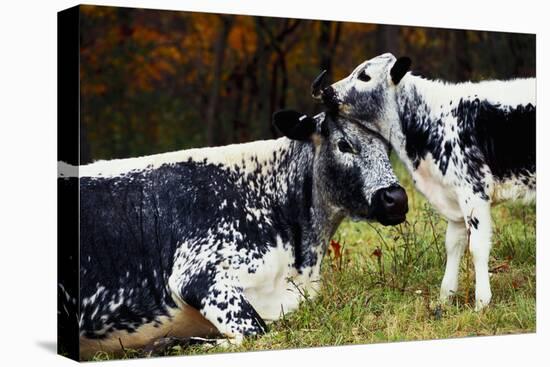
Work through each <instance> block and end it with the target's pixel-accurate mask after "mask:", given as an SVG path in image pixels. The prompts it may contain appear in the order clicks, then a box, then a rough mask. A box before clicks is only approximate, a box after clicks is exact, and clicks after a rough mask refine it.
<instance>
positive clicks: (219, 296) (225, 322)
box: [179, 275, 267, 344]
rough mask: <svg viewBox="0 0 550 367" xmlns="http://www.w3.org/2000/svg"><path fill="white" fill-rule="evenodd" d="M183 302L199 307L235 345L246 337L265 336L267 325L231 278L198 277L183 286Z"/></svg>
mask: <svg viewBox="0 0 550 367" xmlns="http://www.w3.org/2000/svg"><path fill="white" fill-rule="evenodd" d="M179 293H180V297H181V300H183V301H184V302H186V303H187V304H189V305H190V306H193V307H195V308H196V309H198V310H199V312H200V313H201V314H202V315H203V316H204V317H205V318H206V319H207V320H208V321H210V322H211V323H212V324H213V325H214V326H215V327H216V328H217V329H218V331H219V332H220V333H221V334H223V335H224V336H225V337H227V338H228V339H229V340H230V342H231V343H233V344H240V343H241V341H242V339H243V337H246V336H255V335H261V334H264V333H265V332H267V326H266V324H265V322H264V320H263V319H262V318H261V317H260V315H259V314H258V312H256V310H255V309H254V307H253V306H252V305H251V304H250V302H249V301H248V300H247V299H246V297H245V296H244V294H243V290H242V288H240V287H239V286H236V285H234V284H233V282H231V281H230V277H228V276H224V275H220V276H214V277H211V276H208V277H200V276H199V277H196V278H193V279H191V280H190V281H188V282H186V284H184V285H182V286H181V287H180V292H179Z"/></svg>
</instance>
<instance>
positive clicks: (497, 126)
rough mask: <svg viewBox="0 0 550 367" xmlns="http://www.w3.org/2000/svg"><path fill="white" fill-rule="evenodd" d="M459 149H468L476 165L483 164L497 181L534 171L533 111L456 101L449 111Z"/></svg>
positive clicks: (480, 102) (475, 100) (486, 102)
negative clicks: (476, 162)
mask: <svg viewBox="0 0 550 367" xmlns="http://www.w3.org/2000/svg"><path fill="white" fill-rule="evenodd" d="M452 112H453V116H455V117H456V118H457V121H458V127H459V136H460V143H461V147H462V148H463V149H464V148H468V147H472V149H473V150H474V152H472V153H471V154H470V155H474V156H476V158H477V159H475V160H477V161H479V162H478V163H480V164H483V163H485V164H487V165H488V166H489V168H490V170H491V173H492V174H493V175H494V176H495V177H496V178H498V179H501V180H502V179H505V178H509V177H511V176H512V175H520V176H521V175H526V174H529V173H533V172H535V170H536V159H535V158H536V139H535V130H536V124H535V122H536V121H535V119H536V108H535V107H534V106H533V105H531V104H527V105H525V106H524V105H518V106H515V107H512V108H510V107H507V106H501V105H497V104H491V103H489V102H488V101H480V100H479V99H477V98H476V99H474V100H471V101H470V100H460V102H459V104H458V106H457V107H456V108H455V109H453V111H452Z"/></svg>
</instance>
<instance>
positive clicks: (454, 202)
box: [412, 154, 464, 221]
mask: <svg viewBox="0 0 550 367" xmlns="http://www.w3.org/2000/svg"><path fill="white" fill-rule="evenodd" d="M412 177H413V179H414V182H415V185H416V188H417V189H418V191H420V192H421V193H422V194H423V195H424V196H425V197H426V199H427V200H428V201H429V202H430V204H432V205H433V206H434V207H435V208H436V209H437V210H438V211H439V212H440V213H441V214H443V215H444V216H445V217H446V218H447V219H449V220H452V221H458V220H462V219H464V216H463V215H462V210H461V209H460V205H459V203H458V197H457V195H456V193H455V191H454V188H453V187H452V186H450V185H447V184H445V183H444V182H443V180H442V178H441V172H440V171H439V168H438V167H437V166H436V164H435V162H434V160H433V158H432V156H431V154H428V155H427V157H426V159H424V160H422V162H421V163H420V165H419V166H418V168H417V169H416V170H415V171H413V172H412Z"/></svg>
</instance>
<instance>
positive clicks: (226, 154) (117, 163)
mask: <svg viewBox="0 0 550 367" xmlns="http://www.w3.org/2000/svg"><path fill="white" fill-rule="evenodd" d="M289 144H290V140H289V139H287V138H280V139H275V140H258V141H254V142H251V143H244V144H231V145H226V146H221V147H210V148H197V149H186V150H179V151H175V152H169V153H162V154H154V155H148V156H144V157H137V158H125V159H113V160H107V161H103V160H102V161H97V162H94V163H90V164H87V165H83V166H79V167H76V166H72V165H69V164H67V163H65V162H58V171H59V177H77V176H79V177H116V176H120V175H123V174H126V173H129V172H139V171H144V170H150V169H155V168H158V167H160V166H163V165H165V164H168V165H169V164H175V163H180V162H187V161H189V160H191V161H193V162H204V161H206V162H207V163H209V164H222V165H225V166H228V167H233V166H234V165H238V166H239V168H240V169H241V170H243V171H244V172H246V173H248V172H252V171H254V170H255V169H257V167H258V163H259V164H261V165H262V171H267V167H268V166H269V161H270V160H272V159H273V152H274V151H277V150H278V149H281V148H285V147H288V146H289ZM253 157H254V158H256V159H257V162H258V163H256V162H255V161H254V162H253V161H251V158H253ZM243 161H244V165H243ZM264 173H265V172H264Z"/></svg>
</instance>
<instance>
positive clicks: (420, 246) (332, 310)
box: [95, 161, 536, 360]
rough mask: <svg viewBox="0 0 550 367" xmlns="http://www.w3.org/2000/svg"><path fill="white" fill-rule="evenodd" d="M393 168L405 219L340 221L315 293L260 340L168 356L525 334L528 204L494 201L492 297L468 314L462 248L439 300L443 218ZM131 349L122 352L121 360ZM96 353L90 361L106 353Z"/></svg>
mask: <svg viewBox="0 0 550 367" xmlns="http://www.w3.org/2000/svg"><path fill="white" fill-rule="evenodd" d="M394 167H395V171H396V173H397V174H398V176H399V177H400V181H401V183H402V184H403V186H404V187H405V188H406V190H407V193H408V194H409V205H410V212H409V214H408V217H407V222H406V223H404V224H402V225H399V226H396V227H383V226H381V225H379V224H368V223H364V222H359V223H358V222H351V221H346V222H344V223H343V224H342V225H341V226H340V228H339V230H338V232H337V233H336V235H335V237H334V239H335V240H337V241H338V242H339V243H340V244H341V245H342V250H343V251H342V257H341V258H338V259H337V258H335V257H334V252H333V251H331V252H330V253H329V254H328V256H327V257H326V258H325V260H324V263H323V267H322V286H321V291H320V293H319V295H318V296H317V297H316V298H315V299H307V300H305V301H303V302H302V304H301V306H300V308H299V309H298V310H297V311H296V312H294V313H291V314H288V315H285V316H284V318H282V319H281V320H279V321H277V322H275V323H273V324H271V325H270V331H269V332H268V333H267V334H266V335H263V336H261V337H258V338H251V339H245V341H244V342H243V344H242V345H240V346H235V347H229V348H222V347H212V346H197V347H189V348H185V349H180V348H178V347H176V348H173V349H171V350H169V351H167V352H166V354H168V355H191V354H204V353H220V352H232V351H235V352H237V351H238V352H242V351H252V350H266V349H269V350H273V349H286V348H302V347H316V346H328V345H345V344H366V343H380V342H391V341H404V340H425V339H439V338H454V337H464V336H475V335H500V334H514V333H526V332H534V331H535V326H536V319H535V247H536V246H535V223H536V217H535V214H536V210H535V206H534V205H522V204H519V203H507V204H501V205H498V206H496V207H494V208H493V211H492V215H493V223H494V234H493V249H492V251H491V258H490V268H491V269H493V271H492V273H491V286H492V291H493V299H492V303H491V305H490V307H489V308H487V309H485V310H483V311H481V312H475V311H474V281H473V280H474V271H473V265H472V262H471V257H470V255H469V254H468V253H466V254H465V256H464V257H463V260H462V265H461V275H460V283H459V291H458V293H457V295H456V297H455V298H454V300H453V301H452V302H451V303H450V304H448V305H446V306H441V305H439V302H438V295H439V285H440V282H441V279H442V277H443V271H444V266H445V247H444V239H445V226H446V224H445V221H444V220H443V219H442V218H441V216H439V215H438V214H437V212H436V211H434V210H433V209H432V208H431V206H430V205H429V204H428V203H427V202H426V201H425V199H424V198H423V196H422V195H421V194H419V193H418V192H417V191H415V189H414V187H413V186H412V183H411V179H410V177H409V175H408V174H407V173H406V172H405V170H404V168H403V166H402V165H401V164H400V163H399V162H397V161H396V162H394ZM133 356H140V354H139V353H129V354H128V356H127V357H133ZM110 358H111V356H109V355H107V354H103V353H102V354H98V355H97V356H96V358H95V359H96V360H97V359H101V360H105V359H110Z"/></svg>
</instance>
